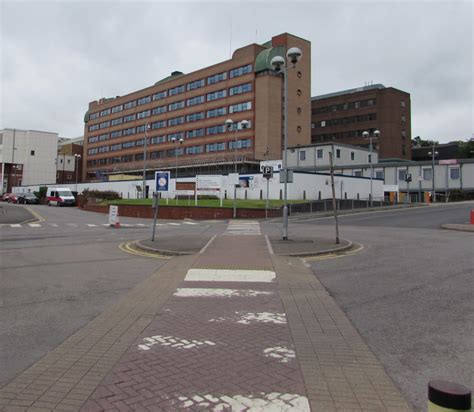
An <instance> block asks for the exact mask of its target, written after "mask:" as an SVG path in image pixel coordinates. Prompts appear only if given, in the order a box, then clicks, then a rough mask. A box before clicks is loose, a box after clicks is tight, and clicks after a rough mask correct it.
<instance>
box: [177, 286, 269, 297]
mask: <svg viewBox="0 0 474 412" xmlns="http://www.w3.org/2000/svg"><path fill="white" fill-rule="evenodd" d="M271 294H273V292H267V291H263V290H251V289H219V288H178V289H176V292H174V294H173V296H176V297H179V298H209V297H213V298H230V297H232V296H239V297H243V296H245V297H253V296H259V295H271Z"/></svg>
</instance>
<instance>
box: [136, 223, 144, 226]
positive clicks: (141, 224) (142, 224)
mask: <svg viewBox="0 0 474 412" xmlns="http://www.w3.org/2000/svg"><path fill="white" fill-rule="evenodd" d="M137 226H146V225H145V223H137Z"/></svg>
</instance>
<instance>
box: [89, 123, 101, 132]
mask: <svg viewBox="0 0 474 412" xmlns="http://www.w3.org/2000/svg"><path fill="white" fill-rule="evenodd" d="M98 129H99V125H98V124H93V125H92V126H89V132H93V131H94V130H98Z"/></svg>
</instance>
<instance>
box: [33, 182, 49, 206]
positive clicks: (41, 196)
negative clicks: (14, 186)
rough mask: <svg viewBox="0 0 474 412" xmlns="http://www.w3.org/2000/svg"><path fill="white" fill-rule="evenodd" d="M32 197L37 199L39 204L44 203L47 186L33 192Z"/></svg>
mask: <svg viewBox="0 0 474 412" xmlns="http://www.w3.org/2000/svg"><path fill="white" fill-rule="evenodd" d="M33 193H34V195H35V196H36V197H37V198H38V199H39V202H40V203H41V204H43V203H45V201H46V194H47V193H48V187H47V186H40V187H39V189H38V191H37V192H33Z"/></svg>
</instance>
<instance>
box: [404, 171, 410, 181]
mask: <svg viewBox="0 0 474 412" xmlns="http://www.w3.org/2000/svg"><path fill="white" fill-rule="evenodd" d="M405 182H407V183H410V182H411V173H408V174H407V175H406V176H405Z"/></svg>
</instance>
